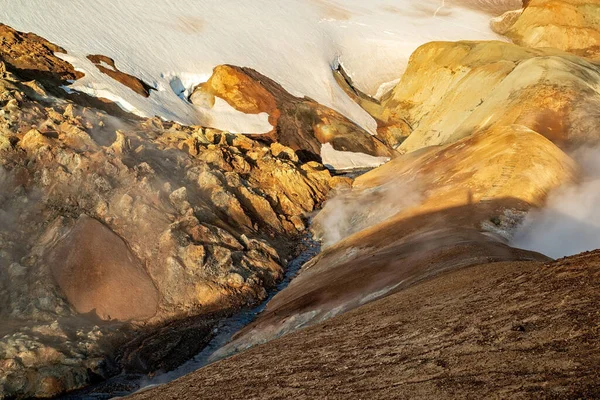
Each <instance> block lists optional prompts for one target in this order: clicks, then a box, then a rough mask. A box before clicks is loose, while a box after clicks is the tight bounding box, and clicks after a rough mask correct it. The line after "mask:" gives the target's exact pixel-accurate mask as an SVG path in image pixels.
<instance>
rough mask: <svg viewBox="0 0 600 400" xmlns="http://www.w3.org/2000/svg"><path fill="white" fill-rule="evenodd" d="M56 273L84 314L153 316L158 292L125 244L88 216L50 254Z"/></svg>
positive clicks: (127, 317)
mask: <svg viewBox="0 0 600 400" xmlns="http://www.w3.org/2000/svg"><path fill="white" fill-rule="evenodd" d="M48 263H49V266H50V268H51V270H52V275H53V277H54V279H55V280H56V282H57V283H58V285H59V287H60V289H61V290H62V291H63V292H64V293H65V295H66V297H67V299H68V301H69V303H70V304H71V305H72V306H73V308H75V310H76V311H77V312H78V313H81V314H87V313H95V314H96V315H97V316H98V317H100V318H101V319H104V320H112V319H116V320H120V321H127V320H143V319H148V318H150V317H153V316H154V314H156V309H157V306H158V291H157V290H156V288H155V287H154V284H153V283H152V281H151V280H150V277H149V276H148V275H147V274H146V272H145V271H144V270H143V269H142V266H141V265H140V263H139V261H138V260H136V259H135V257H134V255H133V254H132V253H131V251H129V249H128V248H127V245H126V244H125V242H124V241H123V240H122V239H121V238H120V237H118V236H117V235H116V234H115V233H114V232H112V231H111V230H110V229H108V228H107V227H106V226H104V225H102V224H101V223H100V222H98V221H96V220H95V219H93V218H90V217H88V216H86V215H85V214H83V215H82V216H81V217H79V219H78V220H77V222H75V225H74V226H73V227H72V228H71V230H70V232H69V233H68V234H67V235H66V236H64V237H63V238H61V239H60V240H59V242H58V243H57V244H56V245H55V247H54V248H53V249H52V251H51V252H50V254H49V255H48Z"/></svg>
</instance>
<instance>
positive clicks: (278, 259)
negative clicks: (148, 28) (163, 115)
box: [0, 72, 348, 397]
mask: <svg viewBox="0 0 600 400" xmlns="http://www.w3.org/2000/svg"><path fill="white" fill-rule="evenodd" d="M0 106H1V107H2V110H1V111H0V184H1V185H2V188H3V190H2V192H1V193H0V278H1V279H0V302H1V304H2V306H1V307H0V317H1V318H2V319H3V321H6V324H5V325H4V327H3V328H1V329H0V333H1V334H0V336H2V337H3V338H2V339H0V359H2V360H3V361H2V364H1V365H0V370H1V373H0V375H1V376H3V378H2V379H4V380H3V381H2V382H1V385H0V387H1V390H2V391H0V397H1V396H8V395H14V396H23V397H27V396H53V395H56V394H58V393H61V392H64V391H66V390H72V389H75V388H79V387H81V386H83V385H86V384H87V383H89V382H90V381H91V380H94V379H98V377H106V376H109V375H111V374H114V373H116V372H119V371H120V370H121V368H123V367H124V366H125V365H126V364H127V367H128V368H129V367H131V368H133V369H135V370H136V371H140V372H144V371H154V370H156V369H158V368H161V367H160V366H161V365H163V366H171V367H172V366H173V362H172V361H169V360H162V359H161V357H169V352H168V351H165V352H162V353H157V352H154V351H148V350H147V349H144V348H142V347H143V346H145V343H146V344H151V345H152V346H153V347H152V348H161V340H165V341H168V340H170V341H171V342H172V343H169V344H166V342H165V348H176V349H188V350H189V351H193V350H194V349H197V346H198V343H204V342H203V340H204V339H207V338H208V337H209V336H210V335H211V334H212V333H211V332H212V326H213V325H214V324H215V323H217V321H218V317H216V316H215V315H217V316H218V315H224V314H227V313H228V312H232V311H234V310H236V309H238V308H239V307H242V306H245V305H250V304H255V303H256V302H258V301H260V300H262V299H264V298H265V296H266V291H267V289H268V288H270V287H272V286H273V285H274V284H275V283H276V282H277V281H278V280H279V279H280V278H281V277H282V275H283V270H284V267H285V264H286V259H287V258H288V257H290V256H291V255H292V254H293V253H294V249H293V247H292V246H290V245H289V243H290V241H293V239H294V238H297V237H299V235H301V234H303V233H304V232H305V228H306V218H307V214H308V213H311V212H312V211H314V210H315V209H316V208H317V207H319V205H320V204H321V203H322V202H323V201H324V200H325V198H326V196H327V193H328V192H329V191H330V190H331V188H333V187H335V186H337V185H339V184H346V185H347V184H348V182H347V180H346V179H344V178H334V177H332V176H331V174H330V173H329V171H328V170H327V169H326V168H325V167H324V166H323V165H321V164H319V163H316V162H308V163H302V162H301V161H300V160H299V159H298V158H297V157H296V154H295V152H294V151H293V150H292V149H291V148H289V147H286V146H284V145H282V144H277V143H274V144H272V145H271V146H270V147H268V146H265V145H264V144H262V143H259V142H256V141H254V140H252V139H249V138H247V137H244V136H242V135H233V134H229V133H227V132H220V131H216V130H211V129H206V128H202V127H183V126H180V125H178V124H174V123H169V122H164V121H161V120H160V119H148V120H143V121H138V120H127V119H117V118H114V117H111V116H109V115H107V114H106V113H104V112H101V111H98V110H96V109H90V108H84V107H81V106H78V105H75V104H73V103H70V102H68V101H64V100H60V99H57V98H54V97H53V96H51V95H49V94H48V93H47V92H46V91H45V90H44V88H43V87H42V86H39V85H36V84H35V83H31V82H29V83H27V84H25V83H23V82H22V81H21V80H20V79H19V78H18V77H17V76H15V75H12V74H10V73H8V72H7V73H6V74H5V75H4V79H2V80H0ZM191 316H194V317H196V318H200V320H199V322H198V324H197V326H202V330H201V331H202V332H205V333H206V335H208V336H207V337H206V338H204V339H202V340H200V338H197V337H196V338H195V337H194V335H192V334H186V335H183V336H181V337H180V336H178V335H177V329H175V328H172V327H169V325H168V324H169V322H170V321H173V320H175V319H180V318H184V317H191ZM204 316H206V318H207V319H206V320H203V319H202V318H203V317H204ZM128 320H132V321H133V322H134V323H127V324H125V323H123V322H122V321H128ZM203 321H204V322H203ZM165 324H167V325H165ZM156 326H160V327H164V326H167V327H166V328H161V329H156V330H154V331H153V327H156ZM188 328H189V329H190V332H192V331H193V328H191V327H188ZM38 332H44V333H43V335H42V336H40V334H38ZM153 332H154V334H153ZM160 332H163V333H164V334H159V333H160ZM165 332H166V333H165ZM142 333H143V335H146V336H144V337H145V339H144V340H142V341H138V342H134V343H139V346H141V347H140V348H136V345H134V344H130V345H129V346H128V347H127V349H128V350H127V351H128V353H127V354H128V355H127V356H126V357H124V358H122V359H121V360H120V361H119V362H116V363H115V362H107V357H109V356H110V355H114V354H116V353H115V351H116V348H117V347H119V346H121V345H122V344H123V343H124V342H125V341H128V340H130V339H132V338H135V337H137V336H138V335H139V334H142ZM181 340H184V341H185V340H187V341H191V340H194V343H195V344H194V345H192V344H191V343H187V342H181ZM178 341H179V342H178ZM175 342H177V343H175ZM57 343H60V346H59V345H57ZM173 346H174V347H173ZM194 346H196V347H194ZM24 352H26V355H25V353H24ZM48 354H51V355H52V357H50V356H48ZM161 354H162V356H161ZM189 355H191V354H188V355H187V356H189ZM25 357H26V359H27V361H26V362H24V361H23V360H25ZM119 363H121V364H119Z"/></svg>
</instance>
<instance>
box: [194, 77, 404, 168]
mask: <svg viewBox="0 0 600 400" xmlns="http://www.w3.org/2000/svg"><path fill="white" fill-rule="evenodd" d="M215 96H216V97H220V98H222V99H223V100H225V101H226V102H227V103H229V105H231V106H232V107H233V108H235V109H236V110H239V111H242V112H244V113H249V114H259V113H263V112H264V113H267V114H269V122H270V123H271V125H273V126H274V129H273V131H272V132H270V133H268V134H266V135H259V136H257V137H256V139H258V140H270V141H273V142H278V143H281V144H283V145H285V146H288V147H291V148H292V149H294V150H295V151H296V152H297V154H298V156H299V157H300V159H302V160H317V161H320V154H321V144H325V143H330V144H331V145H332V146H333V148H334V149H335V150H339V151H352V152H356V153H365V154H369V155H373V156H381V157H390V156H392V155H393V154H394V152H393V150H391V148H389V147H388V146H386V145H385V144H384V143H383V142H381V141H379V140H378V139H377V138H375V137H373V136H371V135H370V134H369V133H368V132H367V131H365V130H364V129H362V128H361V127H359V126H358V125H356V124H355V123H354V122H352V121H350V120H349V119H348V118H346V117H344V116H343V115H341V114H340V113H338V112H336V111H334V110H332V109H330V108H328V107H325V106H323V105H321V104H319V103H317V102H315V101H314V100H312V99H309V98H299V97H295V96H293V95H291V94H290V93H288V92H287V91H286V90H285V89H284V88H283V87H282V86H281V85H279V84H278V83H277V82H275V81H273V80H271V79H269V78H267V77H265V76H264V75H261V74H260V73H258V72H256V71H254V70H253V69H250V68H240V67H235V66H231V65H220V66H218V67H216V68H215V70H214V72H213V75H212V76H211V78H210V79H209V80H208V82H206V83H204V84H202V85H200V86H198V87H197V88H196V89H195V90H194V93H192V95H191V96H190V101H191V102H192V103H194V104H196V105H200V106H209V107H212V105H214V101H215Z"/></svg>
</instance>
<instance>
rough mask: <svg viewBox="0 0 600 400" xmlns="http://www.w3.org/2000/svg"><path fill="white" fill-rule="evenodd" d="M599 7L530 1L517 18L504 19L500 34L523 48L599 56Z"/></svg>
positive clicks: (581, 1)
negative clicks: (551, 48) (552, 49)
mask: <svg viewBox="0 0 600 400" xmlns="http://www.w3.org/2000/svg"><path fill="white" fill-rule="evenodd" d="M599 18H600V4H598V2H597V1H585V0H531V1H528V2H527V4H526V8H525V10H524V11H523V13H522V14H520V15H518V18H515V17H514V16H506V17H505V18H503V19H504V20H506V19H508V20H509V21H510V22H505V23H504V24H501V25H500V26H502V28H501V29H500V30H499V31H500V33H502V34H504V35H506V36H508V37H509V38H510V39H512V40H513V41H514V42H515V43H517V44H520V45H522V46H527V47H535V48H542V47H554V48H557V49H560V50H564V51H568V52H571V53H574V54H576V55H579V56H582V57H588V58H591V59H594V60H597V59H598V58H599V57H600V23H599V22H598V19H599Z"/></svg>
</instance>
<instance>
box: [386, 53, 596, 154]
mask: <svg viewBox="0 0 600 400" xmlns="http://www.w3.org/2000/svg"><path fill="white" fill-rule="evenodd" d="M599 79H600V69H599V68H598V67H597V66H596V65H594V64H592V63H590V62H588V61H586V60H585V59H582V58H579V57H575V56H572V55H569V54H566V53H563V52H560V51H559V50H552V49H544V50H539V49H527V48H523V47H519V46H516V45H513V44H508V43H501V42H458V43H443V42H436V43H429V44H426V45H424V46H422V47H420V48H419V49H417V51H416V52H415V53H414V54H413V55H412V57H411V62H410V64H409V66H408V69H407V71H406V73H405V74H404V76H403V77H402V80H401V82H400V83H399V84H398V85H397V86H396V87H395V88H394V89H393V90H392V91H391V92H390V93H388V95H386V97H385V98H384V99H382V112H381V118H382V119H384V120H387V121H405V122H407V123H408V124H409V125H410V126H411V127H412V128H413V131H412V133H411V134H410V136H409V137H408V138H407V139H406V140H404V141H403V142H402V144H401V145H400V146H399V148H398V150H399V151H400V152H405V153H406V152H411V151H415V150H418V149H420V148H423V147H427V146H435V145H443V144H448V143H453V142H456V141H457V140H460V139H461V138H464V137H466V136H468V135H471V134H473V133H477V132H482V131H485V130H487V129H490V128H494V127H502V126H510V125H513V124H518V125H523V126H525V127H527V128H529V129H532V130H534V131H536V132H538V133H540V134H542V135H544V136H546V137H547V138H549V139H550V140H552V141H553V142H555V143H557V144H559V145H560V146H570V145H578V144H582V143H597V142H598V135H597V134H596V132H595V131H594V130H591V129H589V127H590V126H591V125H590V124H595V123H597V113H595V112H594V110H595V109H596V108H597V107H596V104H597V103H598V102H600V95H599V93H598V91H597V84H596V82H598V81H599ZM474 93H476V94H477V95H473V94H474Z"/></svg>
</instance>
